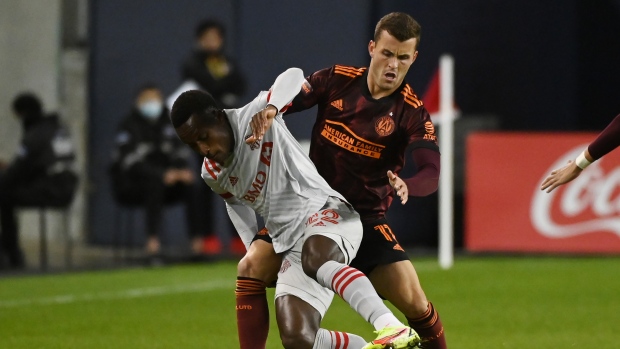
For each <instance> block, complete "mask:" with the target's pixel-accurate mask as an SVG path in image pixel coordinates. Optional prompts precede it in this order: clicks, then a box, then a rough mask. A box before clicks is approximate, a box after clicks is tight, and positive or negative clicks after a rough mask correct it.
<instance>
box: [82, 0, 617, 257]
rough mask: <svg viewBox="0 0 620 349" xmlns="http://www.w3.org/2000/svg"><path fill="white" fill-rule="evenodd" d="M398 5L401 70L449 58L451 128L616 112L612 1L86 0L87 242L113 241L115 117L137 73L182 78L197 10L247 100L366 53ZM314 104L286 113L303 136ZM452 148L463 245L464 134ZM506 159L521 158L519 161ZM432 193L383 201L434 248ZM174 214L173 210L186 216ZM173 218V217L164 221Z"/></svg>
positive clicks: (598, 120) (573, 124) (401, 229)
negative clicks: (294, 73) (411, 24)
mask: <svg viewBox="0 0 620 349" xmlns="http://www.w3.org/2000/svg"><path fill="white" fill-rule="evenodd" d="M396 10H398V11H404V12H408V13H410V14H411V15H413V16H414V18H416V19H417V20H418V21H419V22H420V23H421V25H422V27H423V33H422V40H421V46H420V48H419V50H420V55H419V58H418V60H417V61H416V63H415V64H414V65H413V67H412V69H411V71H410V74H409V76H408V81H409V83H410V84H411V85H412V87H413V88H414V90H416V91H417V92H418V94H422V93H423V92H424V91H425V90H426V85H427V84H428V82H429V80H430V78H431V75H432V74H433V73H434V71H435V69H436V68H437V63H438V58H439V56H440V55H441V54H442V53H446V52H447V53H451V54H452V55H453V56H454V57H455V61H456V76H455V80H456V103H457V105H458V107H459V109H460V110H461V111H462V112H463V117H462V120H461V121H459V122H460V123H461V126H460V127H459V126H458V124H457V139H458V138H459V134H461V138H462V133H464V132H469V131H471V130H475V129H485V128H486V129H489V128H497V129H502V130H600V129H602V128H603V127H604V126H605V125H606V124H607V123H608V122H609V120H610V119H611V118H612V117H613V116H614V115H616V114H617V113H618V111H619V110H620V89H619V88H618V87H617V85H618V82H620V67H619V66H618V62H620V35H619V33H620V1H618V0H597V1H588V0H546V1H537V0H522V1H489V0H468V1H460V0H442V1H433V0H415V1H414V0H409V1H379V0H376V1H371V0H356V1H330V0H320V1H284V0H275V1H268V2H265V1H251V0H232V1H226V0H220V1H217V0H175V1H161V0H157V1H147V0H134V1H126V0H96V1H92V2H91V6H90V19H91V24H90V35H89V49H90V64H91V66H90V78H89V79H90V81H89V84H90V91H89V99H90V101H89V103H90V105H89V109H90V116H89V125H90V131H89V132H90V134H89V147H90V148H89V152H90V154H89V157H88V159H89V167H88V172H89V177H90V183H91V192H90V207H89V219H88V221H89V231H90V236H89V241H90V242H93V243H102V244H107V243H110V241H111V233H110V232H112V231H113V230H114V226H113V224H114V223H113V222H114V220H113V219H111V217H112V216H113V215H114V212H115V205H114V203H113V201H112V198H111V196H110V194H109V180H108V175H107V172H106V167H107V163H108V159H109V156H110V149H111V145H112V141H113V135H114V129H115V127H116V125H117V123H118V121H119V119H120V118H121V117H122V116H123V114H124V113H125V111H126V110H127V108H128V107H129V105H130V103H131V100H132V96H133V94H134V92H135V90H136V89H137V88H138V86H140V85H141V84H143V83H144V82H145V81H154V82H156V83H158V84H159V85H160V86H161V87H162V88H163V90H164V91H165V92H166V93H170V92H172V91H173V90H174V89H175V88H176V87H177V86H178V85H179V83H180V82H181V81H180V76H179V75H180V73H179V65H180V62H181V60H182V59H183V57H184V56H185V55H186V54H187V52H188V50H189V49H190V48H191V46H192V44H193V41H192V40H193V32H194V27H195V25H196V23H197V22H198V21H199V20H201V19H203V18H209V17H213V18H218V19H219V20H221V21H222V22H223V23H225V24H226V25H227V27H228V39H229V46H228V49H229V51H230V52H231V53H232V54H233V56H234V57H236V58H237V60H238V62H239V63H240V66H241V68H242V69H243V71H244V72H245V73H246V75H247V77H248V79H249V85H248V93H247V94H246V95H245V96H244V101H249V100H250V99H251V98H252V97H253V96H254V95H255V94H256V93H257V92H258V91H259V90H260V89H266V88H268V87H269V86H270V83H271V82H272V81H273V79H274V78H275V77H276V76H277V74H279V73H280V72H281V71H283V70H284V69H286V68H288V67H291V66H297V67H300V68H302V69H303V70H304V71H305V72H306V73H311V72H313V71H315V70H317V69H320V68H323V67H327V66H330V65H333V64H349V65H366V64H367V62H368V55H367V50H366V46H367V43H368V40H369V39H370V38H371V37H372V33H373V29H374V28H373V25H374V23H376V21H377V20H378V19H379V18H380V17H381V16H382V15H384V14H386V13H388V12H390V11H396ZM313 112H314V110H313V111H311V112H307V113H304V114H302V115H297V116H294V117H293V118H295V120H290V121H289V122H288V126H289V128H290V129H291V130H292V132H293V133H294V134H295V135H296V136H298V137H300V138H307V137H308V135H309V130H310V127H311V125H312V119H313V115H314V114H313ZM456 151H457V153H456V154H457V158H456V161H457V172H456V179H455V180H456V182H457V183H456V189H457V192H456V197H455V206H456V213H457V215H456V235H457V236H456V243H457V245H458V246H461V244H462V236H461V235H462V227H461V224H462V218H461V213H462V204H461V200H462V195H463V192H462V189H463V188H462V185H461V183H462V180H463V178H462V166H460V165H459V164H462V154H463V149H462V142H457V144H456ZM515 160H517V161H524V166H527V161H526V159H515ZM412 171H414V169H412V168H410V167H407V168H406V170H405V172H406V173H411V172H412ZM436 205H437V198H436V195H434V196H431V197H428V198H423V199H413V200H410V202H409V203H408V204H407V205H405V206H403V207H400V205H398V204H395V205H393V206H392V209H391V213H390V215H391V222H392V224H393V228H394V230H395V232H396V233H397V235H398V237H399V239H400V240H401V242H402V243H403V244H404V245H407V246H417V247H433V246H436V244H437V237H436V229H437V227H436V221H437V219H436V214H437V213H436ZM170 214H171V215H172V217H175V215H178V214H179V213H178V212H176V211H174V210H173V211H172V212H171V213H170ZM178 217H179V219H172V221H182V216H180V215H178ZM222 217H224V216H222ZM169 221H170V220H169ZM169 229H172V230H174V229H183V228H182V227H177V228H175V227H174V223H172V224H169ZM222 229H225V226H223V228H222ZM168 235H169V237H170V238H172V239H183V234H168ZM173 242H174V241H173Z"/></svg>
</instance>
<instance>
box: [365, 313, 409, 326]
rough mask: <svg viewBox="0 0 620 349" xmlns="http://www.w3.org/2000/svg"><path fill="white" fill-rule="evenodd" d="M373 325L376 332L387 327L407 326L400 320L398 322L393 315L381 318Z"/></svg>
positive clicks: (388, 314) (384, 315)
mask: <svg viewBox="0 0 620 349" xmlns="http://www.w3.org/2000/svg"><path fill="white" fill-rule="evenodd" d="M372 325H373V326H374V327H375V330H380V329H382V328H384V327H386V326H405V324H403V323H402V322H400V320H398V319H397V318H396V316H394V314H392V313H387V314H383V315H381V316H379V317H378V318H377V319H376V320H375V321H373V323H372Z"/></svg>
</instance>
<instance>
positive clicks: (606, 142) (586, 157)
mask: <svg viewBox="0 0 620 349" xmlns="http://www.w3.org/2000/svg"><path fill="white" fill-rule="evenodd" d="M618 146H620V115H617V116H616V117H615V118H614V119H613V120H612V121H611V123H610V124H609V125H607V127H606V128H605V129H604V130H603V132H601V133H600V134H599V135H598V137H596V139H595V140H594V141H593V142H592V143H590V145H589V146H588V147H587V148H586V149H584V151H583V152H581V154H579V156H577V158H576V159H575V160H574V161H573V160H569V161H568V164H566V165H565V166H564V167H561V168H558V169H556V170H553V171H551V174H550V175H549V176H547V178H545V180H544V181H543V183H542V184H541V186H540V189H541V190H547V193H550V192H551V191H553V189H555V188H557V187H559V186H561V185H563V184H566V183H568V182H570V181H572V180H573V179H575V178H577V177H579V175H580V174H581V171H583V170H584V169H585V168H586V167H588V166H589V165H590V164H591V163H593V162H594V161H596V160H598V159H600V158H602V157H603V156H605V155H606V154H607V153H609V152H610V151H612V150H614V149H616V148H617V147H618Z"/></svg>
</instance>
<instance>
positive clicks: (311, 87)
mask: <svg viewBox="0 0 620 349" xmlns="http://www.w3.org/2000/svg"><path fill="white" fill-rule="evenodd" d="M333 74H334V67H331V68H325V69H322V70H319V71H317V72H314V73H313V74H311V75H309V76H308V77H306V80H305V81H304V82H303V84H302V85H301V91H299V94H297V96H295V98H294V99H293V102H292V103H291V106H290V107H289V108H288V109H287V111H286V113H285V115H288V114H291V113H295V112H298V111H302V110H306V109H310V108H312V107H313V106H315V105H316V104H318V103H320V102H321V101H322V100H324V99H325V98H327V97H326V93H327V91H328V90H329V89H328V87H329V81H330V78H331V77H332V76H333Z"/></svg>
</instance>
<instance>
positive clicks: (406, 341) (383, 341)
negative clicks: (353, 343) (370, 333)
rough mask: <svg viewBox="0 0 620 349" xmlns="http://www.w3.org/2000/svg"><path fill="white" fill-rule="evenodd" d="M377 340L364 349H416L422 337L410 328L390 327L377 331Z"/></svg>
mask: <svg viewBox="0 0 620 349" xmlns="http://www.w3.org/2000/svg"><path fill="white" fill-rule="evenodd" d="M375 333H377V338H375V339H374V340H373V341H371V342H370V343H368V344H366V345H365V346H364V347H363V348H362V349H384V348H390V349H416V348H422V347H421V346H420V342H421V339H420V336H418V334H417V333H416V331H414V330H413V329H412V328H410V327H406V326H394V327H391V326H388V327H384V328H382V329H381V330H379V331H376V332H375Z"/></svg>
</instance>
